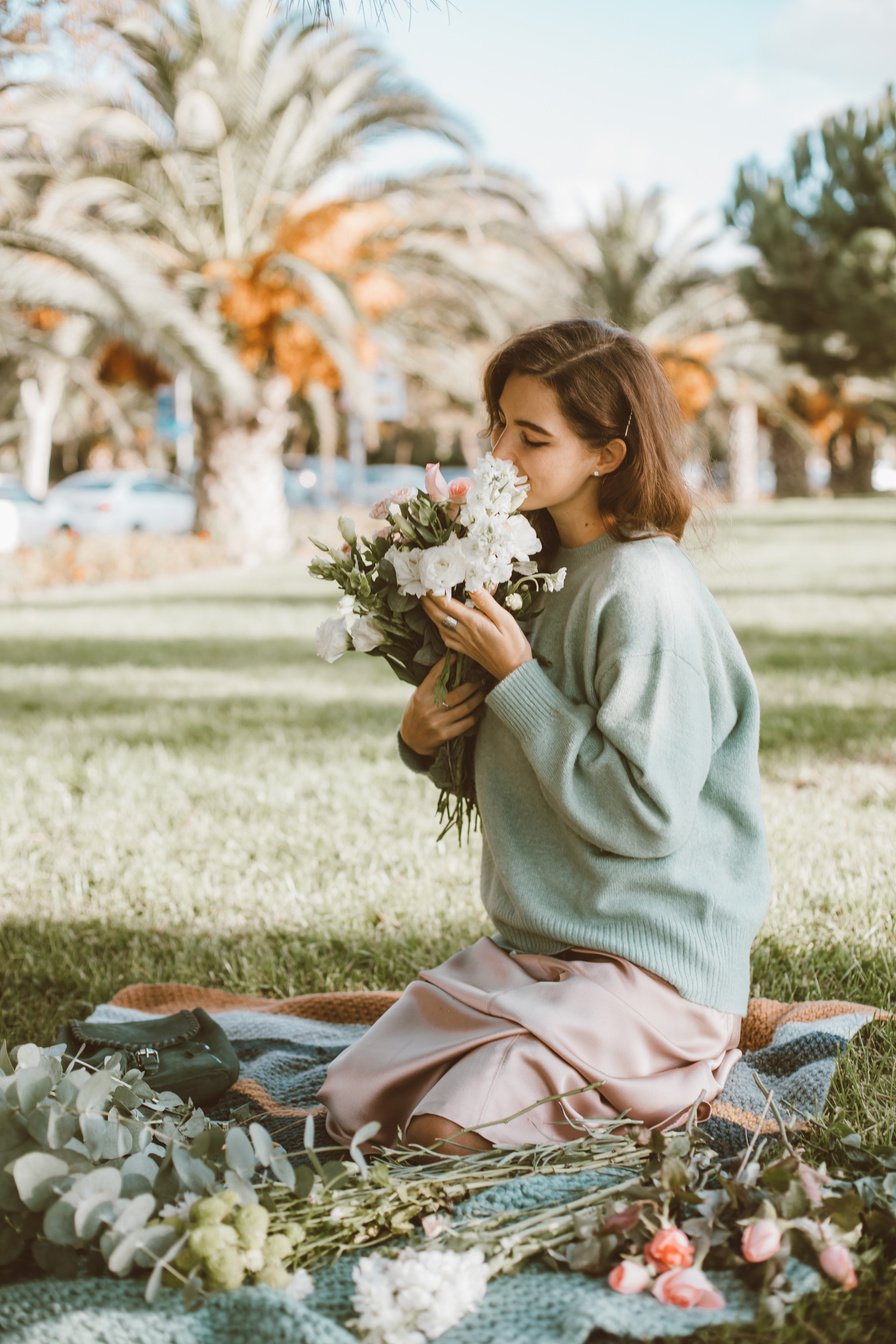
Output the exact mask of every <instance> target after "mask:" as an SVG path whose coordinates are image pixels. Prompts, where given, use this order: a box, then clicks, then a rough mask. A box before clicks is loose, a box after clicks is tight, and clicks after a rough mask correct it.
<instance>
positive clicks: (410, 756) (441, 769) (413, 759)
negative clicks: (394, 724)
mask: <svg viewBox="0 0 896 1344" xmlns="http://www.w3.org/2000/svg"><path fill="white" fill-rule="evenodd" d="M396 737H397V738H398V755H399V757H400V759H401V761H402V763H403V764H404V765H406V766H407V768H408V769H409V770H413V772H414V774H415V775H426V776H427V777H428V778H429V779H430V780H432V782H433V784H434V785H435V786H436V788H437V789H447V790H448V792H449V793H454V792H455V790H454V788H453V787H452V783H451V775H450V774H449V772H448V767H447V764H446V761H445V756H444V753H443V752H436V754H435V756H422V755H421V754H420V752H418V751H414V749H413V748H412V747H409V746H408V744H407V742H405V740H404V738H403V737H402V735H401V732H400V731H399V732H398V733H396Z"/></svg>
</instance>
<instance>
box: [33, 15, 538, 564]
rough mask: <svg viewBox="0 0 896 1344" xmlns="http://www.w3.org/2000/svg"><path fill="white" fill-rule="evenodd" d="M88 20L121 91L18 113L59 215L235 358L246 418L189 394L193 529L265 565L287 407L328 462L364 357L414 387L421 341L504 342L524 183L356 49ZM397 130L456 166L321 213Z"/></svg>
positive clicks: (223, 399)
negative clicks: (135, 262) (98, 234)
mask: <svg viewBox="0 0 896 1344" xmlns="http://www.w3.org/2000/svg"><path fill="white" fill-rule="evenodd" d="M98 2H99V0H98ZM106 23H107V25H108V27H109V29H110V31H111V32H113V33H114V34H115V35H116V37H117V39H118V41H119V45H120V51H121V59H120V64H121V68H122V69H126V70H128V71H129V72H130V76H131V84H130V86H126V85H125V84H124V82H120V87H118V88H113V89H111V90H110V91H108V92H98V91H90V92H87V91H85V90H83V89H72V88H70V87H69V88H65V87H62V86H61V85H60V84H59V82H58V81H57V82H56V83H54V84H50V83H49V82H48V81H47V80H43V81H41V82H39V83H37V84H32V85H30V86H29V87H28V88H27V89H25V90H23V91H22V97H20V98H19V99H18V100H17V106H16V110H17V115H18V117H19V119H20V124H25V125H28V126H30V127H31V128H32V129H34V128H44V129H45V130H46V132H47V134H48V135H50V136H51V137H52V139H53V144H54V147H55V155H56V168H57V175H58V177H59V179H60V180H59V181H58V182H57V183H56V184H55V190H56V192H57V197H58V198H59V199H60V200H63V199H64V201H65V203H66V206H67V208H68V209H69V210H70V211H72V212H73V214H74V215H75V216H76V217H78V218H82V219H88V220H90V221H91V223H92V225H93V226H94V227H100V226H102V227H104V228H105V229H106V230H107V231H108V233H109V235H110V237H112V238H113V239H115V240H116V243H120V244H121V245H122V246H125V247H130V246H131V243H132V241H134V246H135V247H136V248H137V249H138V252H139V249H140V248H141V247H142V248H143V255H142V256H141V258H140V260H141V264H142V263H143V262H144V261H145V260H146V252H147V249H148V247H149V245H150V244H151V246H152V247H153V248H155V249H156V253H157V255H156V265H155V268H154V271H153V273H154V274H157V273H158V271H159V270H160V269H161V270H162V271H163V272H164V274H166V275H167V276H168V277H169V278H170V279H171V280H172V282H173V283H174V284H175V285H176V287H177V290H178V293H179V294H180V295H181V296H182V299H183V300H184V301H186V302H187V303H188V304H189V306H190V307H191V309H192V310H193V312H194V313H195V314H197V315H198V317H199V318H200V319H201V321H202V322H204V323H205V325H206V328H207V330H208V333H209V340H210V341H212V340H214V341H220V340H221V338H222V337H224V338H226V339H228V340H230V341H232V342H233V343H234V344H235V345H236V347H237V349H238V351H239V354H240V357H241V361H242V364H243V366H244V368H246V369H248V370H249V371H250V372H251V375H252V387H253V389H254V391H253V394H252V397H251V398H250V402H251V404H250V405H249V406H246V404H245V400H244V401H243V409H241V410H239V411H237V410H236V409H235V407H234V404H233V402H234V398H233V397H232V396H231V397H230V398H229V400H228V398H227V396H226V393H227V391H228V387H227V386H223V385H222V387H219V388H218V390H217V392H215V389H214V388H213V387H210V386H208V385H205V386H204V387H203V386H200V387H198V388H197V395H196V412H197V419H198V421H199V423H200V425H201V427H202V431H203V433H202V449H201V462H200V475H199V483H198V494H199V503H200V523H201V525H202V526H204V527H206V528H208V529H209V530H210V531H212V532H213V533H214V534H216V535H217V536H219V537H221V538H222V539H224V540H225V542H226V543H227V544H228V546H229V547H230V548H231V550H232V551H233V552H235V553H238V554H240V555H243V556H250V555H261V554H266V553H272V552H275V551H277V550H280V549H283V548H284V547H285V544H286V514H285V503H284V500H283V491H282V480H281V466H280V454H281V451H282V446H283V442H284V438H285V435H286V433H287V431H288V429H289V426H290V423H291V419H292V415H293V412H292V408H291V405H290V398H291V396H292V394H293V393H294V392H296V391H299V392H301V394H302V395H303V396H304V397H306V398H307V400H308V401H309V402H310V403H311V404H312V406H313V407H314V410H315V416H316V419H317V421H318V430H319V432H320V435H321V439H322V441H325V442H329V444H330V447H331V449H332V446H333V430H334V426H335V418H334V410H333V407H332V404H331V403H332V400H333V396H334V394H335V392H336V389H337V388H339V389H341V391H342V393H343V394H344V395H345V396H347V397H348V398H349V399H350V402H351V404H352V406H353V408H354V410H355V412H356V413H357V414H358V415H360V416H361V417H362V418H364V419H366V421H367V423H368V425H369V426H370V428H371V432H372V426H373V421H374V416H373V413H372V403H371V396H370V380H369V377H368V371H369V365H370V362H371V360H372V358H373V356H374V353H375V348H377V347H378V345H379V344H380V343H382V344H383V346H385V347H387V348H388V350H389V353H390V354H392V356H393V357H394V358H396V359H398V360H399V362H401V361H403V362H404V364H405V366H407V365H408V364H409V363H410V362H411V361H416V368H417V371H418V372H419V371H421V370H422V369H425V368H427V367H431V365H432V362H433V359H432V356H433V353H434V351H435V348H436V346H437V344H438V345H441V346H442V347H445V346H446V344H450V343H451V342H452V341H454V340H463V339H464V338H465V336H466V335H468V334H469V335H472V336H475V335H476V334H477V332H487V333H490V334H491V333H493V332H499V334H500V335H502V336H503V335H504V334H506V329H507V327H508V324H509V322H510V321H511V320H513V317H514V316H515V315H516V314H517V313H518V312H519V311H521V310H522V308H523V304H524V297H525V290H526V280H527V279H528V278H530V277H531V275H532V273H533V271H534V269H535V267H536V266H537V264H538V261H539V259H540V258H542V257H545V256H548V255H550V256H551V257H552V258H553V262H554V265H555V268H557V267H559V266H560V264H561V263H560V261H559V258H558V256H557V254H556V253H555V252H553V251H552V249H551V248H550V246H549V245H548V244H546V243H544V244H543V243H542V242H541V240H540V238H539V236H538V231H537V229H536V228H535V226H534V224H533V222H532V219H531V216H530V209H529V206H530V201H529V199H528V197H527V193H526V192H525V191H524V189H523V188H522V186H521V184H520V183H519V182H518V181H517V180H516V179H513V178H511V177H510V176H509V175H506V174H501V173H499V172H495V171H493V170H490V169H488V168H486V167H484V166H483V165H481V164H478V163H477V162H476V161H475V160H473V159H471V158H470V151H469V131H468V129H467V128H466V127H465V126H464V125H463V124H462V123H460V122H458V121H457V120H456V119H455V118H453V117H452V116H450V115H449V114H448V113H447V112H446V111H445V110H444V109H443V108H442V107H441V106H439V105H438V104H437V103H435V102H434V101H433V100H431V99H430V98H429V97H428V96H427V95H425V94H424V93H422V92H420V91H418V90H416V89H415V88H414V87H412V86H411V85H409V84H407V83H406V82H405V81H403V80H401V79H399V78H397V77H396V75H395V73H394V71H393V70H392V68H391V66H390V65H389V62H388V60H387V59H386V58H385V57H384V56H383V55H382V54H381V53H380V52H379V51H378V50H377V49H375V48H374V47H372V46H370V45H369V44H366V43H364V42H361V41H359V40H358V39H357V38H356V37H355V36H354V35H352V34H350V33H347V32H337V33H333V34H330V33H326V32H325V31H324V30H323V29H320V28H317V29H311V30H309V29H303V28H302V27H301V26H300V23H299V22H298V20H297V19H294V18H289V17H288V16H287V15H285V14H283V13H282V12H281V13H280V14H275V15H273V16H272V14H271V10H270V6H269V4H268V0H236V3H234V4H232V5H228V6H224V7H221V6H218V5H217V4H213V3H212V2H211V0H184V3H183V4H178V5H169V4H167V3H164V0H147V2H146V3H142V4H141V3H137V0H135V3H132V4H130V5H129V6H128V7H127V10H126V12H125V13H124V14H123V15H122V14H121V12H120V11H119V7H112V8H108V7H107V15H106ZM399 131H404V132H408V131H414V132H417V133H428V134H432V135H435V136H438V137H440V138H442V139H443V140H447V141H449V142H450V143H451V144H453V145H454V146H455V147H456V148H457V149H459V150H460V151H461V152H462V153H463V154H464V155H465V156H466V159H465V162H464V163H463V164H462V165H461V166H459V167H457V168H448V169H438V170H433V171H430V172H423V173H418V174H417V175H415V176H409V177H406V178H400V179H394V180H393V179H390V180H388V181H386V182H371V181H370V180H369V179H368V180H367V181H366V182H365V184H364V189H363V190H362V191H360V192H357V193H354V199H348V198H346V196H345V193H344V191H343V193H342V194H340V195H338V196H336V197H335V198H334V194H333V191H332V188H331V187H330V185H329V184H330V182H331V181H332V179H333V178H334V177H336V176H337V175H338V174H339V172H342V173H343V174H344V170H345V168H346V166H347V165H348V164H350V163H351V162H352V161H353V159H354V158H356V157H357V155H358V154H359V152H360V151H361V150H362V149H363V148H364V146H365V145H367V144H368V143H370V142H373V141H374V140H378V139H381V138H382V137H383V136H384V135H387V134H393V133H397V132H399ZM471 242H476V243H477V246H476V247H471V246H470V243H471ZM479 244H481V246H479ZM511 254H512V255H513V256H515V257H516V264H515V265H514V264H507V263H508V258H509V257H511ZM496 259H499V264H495V263H496ZM500 260H503V261H504V263H505V264H503V265H502V264H500ZM489 267H491V269H489ZM547 283H548V278H547V277H546V278H545V279H544V281H543V287H545V286H546V285H547ZM121 292H122V293H124V292H125V287H124V286H122V291H121ZM535 293H536V290H531V291H530V292H529V295H528V298H529V301H530V303H531V302H532V300H533V295H534V294H535ZM434 315H435V316H434ZM436 317H437V318H440V319H442V326H441V329H438V328H437V326H436V321H435V318H436ZM374 329H375V330H374ZM138 344H139V342H138ZM175 367H177V365H175ZM243 381H244V382H245V375H244V378H243ZM238 385H239V380H238V381H237V386H238Z"/></svg>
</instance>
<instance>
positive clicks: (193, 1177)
mask: <svg viewBox="0 0 896 1344" xmlns="http://www.w3.org/2000/svg"><path fill="white" fill-rule="evenodd" d="M173 1161H174V1169H175V1171H176V1172H177V1175H178V1176H179V1178H180V1180H181V1183H182V1184H183V1187H184V1189H185V1190H190V1191H192V1192H193V1194H196V1195H207V1194H210V1193H211V1191H212V1190H213V1189H214V1186H215V1173H214V1172H213V1171H212V1169H211V1167H209V1166H207V1165H206V1163H205V1162H202V1161H200V1159H199V1158H198V1157H191V1156H190V1154H189V1153H188V1152H187V1150H186V1149H185V1148H178V1147H175V1149H174V1154H173Z"/></svg>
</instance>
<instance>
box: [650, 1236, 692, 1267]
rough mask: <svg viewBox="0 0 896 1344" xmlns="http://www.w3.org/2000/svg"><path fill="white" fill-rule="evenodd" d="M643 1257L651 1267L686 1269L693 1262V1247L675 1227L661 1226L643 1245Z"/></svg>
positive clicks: (686, 1237)
mask: <svg viewBox="0 0 896 1344" xmlns="http://www.w3.org/2000/svg"><path fill="white" fill-rule="evenodd" d="M644 1258H645V1260H646V1261H647V1263H648V1264H649V1265H651V1266H652V1268H653V1269H656V1270H664V1269H687V1267H688V1265H692V1264H693V1263H694V1248H693V1246H692V1245H691V1243H690V1239H689V1238H688V1236H687V1235H686V1233H684V1232H682V1231H681V1230H680V1229H679V1228H677V1227H661V1228H660V1230H659V1232H657V1233H655V1235H654V1236H653V1237H651V1239H650V1241H648V1243H647V1245H646V1246H645V1247H644Z"/></svg>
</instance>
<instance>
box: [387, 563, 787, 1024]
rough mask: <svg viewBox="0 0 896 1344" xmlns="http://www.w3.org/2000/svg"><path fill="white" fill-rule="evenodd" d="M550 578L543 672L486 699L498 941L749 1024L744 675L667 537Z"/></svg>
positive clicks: (528, 669) (480, 764)
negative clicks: (636, 974)
mask: <svg viewBox="0 0 896 1344" xmlns="http://www.w3.org/2000/svg"><path fill="white" fill-rule="evenodd" d="M555 565H556V566H557V567H559V566H561V565H564V566H566V569H567V579H566V584H565V586H564V587H563V589H562V591H561V592H559V593H554V594H547V595H545V597H544V608H543V610H542V612H541V614H540V615H539V616H538V617H536V618H535V620H534V622H533V624H532V628H531V630H530V632H529V642H530V644H531V646H532V651H533V653H534V655H535V661H532V662H528V663H524V664H523V665H522V666H521V667H518V668H516V669H515V670H514V671H513V672H511V673H510V674H509V675H508V676H506V677H504V678H503V680H502V681H500V682H498V684H497V685H496V686H495V687H494V688H493V689H492V690H491V691H490V693H489V694H488V696H486V699H485V712H484V714H483V716H482V718H481V721H480V724H479V729H478V734H477V740H476V754H475V774H476V792H477V800H478V803H479V810H480V813H481V817H482V833H483V843H482V870H481V895H482V900H483V903H484V905H485V908H486V910H487V911H488V913H489V915H490V917H491V919H492V921H493V923H494V926H495V930H496V941H497V942H498V943H499V944H501V945H502V946H505V947H513V948H518V949H520V950H522V951H525V952H547V953H551V952H556V951H559V950H561V949H562V948H564V947H570V946H572V947H588V948H594V949H595V950H598V951H605V952H615V953H616V954H617V955H619V956H622V957H625V958H627V959H628V960H630V961H633V962H635V963H636V964H637V965H639V966H643V967H645V968H646V969H647V970H650V971H653V972H654V973H655V974H656V975H659V976H661V977H662V978H663V979H664V980H668V981H669V982H670V983H671V984H673V985H674V986H675V987H676V988H677V989H678V991H679V992H680V993H681V994H682V995H683V996H684V997H685V998H687V999H690V1000H692V1001H693V1002H695V1003H700V1004H706V1005H709V1006H711V1007H715V1008H719V1009H721V1010H723V1011H726V1012H733V1013H744V1012H745V1011H746V1007H747V999H748V994H749V985H750V971H749V966H750V944H751V942H752V939H753V937H754V935H755V934H756V931H757V930H758V928H759V926H760V924H761V922H762V918H763V915H764V913H765V910H766V908H767V905H768V900H769V873H768V856H767V851H766V842H765V831H764V826H763V821H762V813H761V810H760V803H759V768H758V760H757V751H758V743H759V704H758V698H757V694H756V687H755V683H754V681H753V678H752V676H751V674H750V669H749V667H748V666H747V662H746V659H745V657H744V655H743V652H742V650H741V648H740V645H739V644H738V642H737V639H736V638H735V636H734V633H733V631H732V630H731V627H730V626H729V624H728V622H727V620H726V619H725V617H724V616H723V614H722V612H721V611H720V609H719V607H718V606H717V604H716V602H715V600H714V599H713V597H712V596H711V594H710V593H709V591H708V590H707V588H706V587H705V585H704V584H703V582H702V581H701V579H700V578H699V576H698V575H697V572H696V570H695V569H694V567H693V565H692V564H691V562H690V560H689V559H688V558H687V556H686V555H685V553H684V552H683V551H682V550H681V548H680V547H679V546H678V545H677V544H676V543H675V542H674V541H673V540H672V539H671V538H666V537H655V538H648V539H644V540H639V541H633V542H627V543H624V544H623V543H619V542H615V541H614V540H613V539H612V538H611V537H608V536H603V537H598V538H596V539H595V540H594V541H591V542H588V543H586V544H585V545H584V546H578V547H574V548H567V547H561V548H559V550H558V551H557V553H556V557H555ZM399 744H400V750H401V755H402V759H403V760H404V761H405V763H406V764H407V765H408V766H409V767H410V768H411V769H414V770H418V771H421V770H428V769H429V768H430V766H431V765H432V761H431V760H429V759H428V758H426V757H421V756H418V755H417V754H416V753H414V752H412V751H410V750H409V748H408V747H407V745H406V744H405V743H404V742H402V740H401V738H400V737H399ZM432 777H433V779H434V781H435V782H437V783H438V780H437V779H436V775H435V772H433V776H432Z"/></svg>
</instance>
